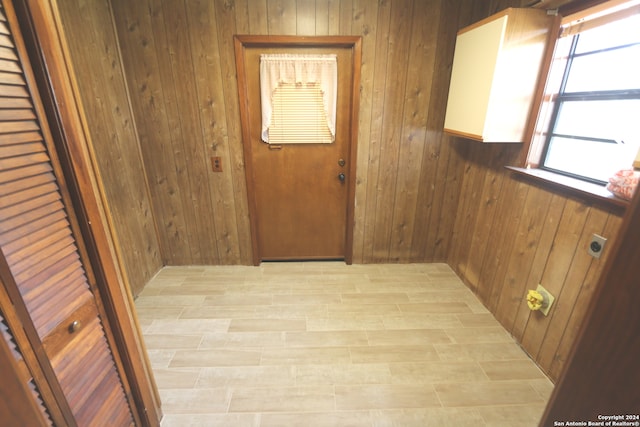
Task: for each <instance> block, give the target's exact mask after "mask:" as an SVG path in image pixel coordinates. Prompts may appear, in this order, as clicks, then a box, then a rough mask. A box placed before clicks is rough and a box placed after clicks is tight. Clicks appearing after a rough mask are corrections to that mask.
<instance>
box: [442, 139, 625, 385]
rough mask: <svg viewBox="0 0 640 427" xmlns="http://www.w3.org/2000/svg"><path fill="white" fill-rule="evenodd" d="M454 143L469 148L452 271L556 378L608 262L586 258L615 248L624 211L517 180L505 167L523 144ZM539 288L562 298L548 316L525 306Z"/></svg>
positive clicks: (605, 253)
mask: <svg viewBox="0 0 640 427" xmlns="http://www.w3.org/2000/svg"><path fill="white" fill-rule="evenodd" d="M454 145H456V146H460V145H464V146H465V148H466V149H465V150H464V155H463V158H464V161H465V168H464V177H463V178H462V187H461V192H460V194H461V196H460V201H459V205H458V210H457V214H456V224H455V227H454V233H453V236H452V243H451V251H450V254H449V259H448V262H449V265H450V266H451V267H452V268H453V269H454V270H455V271H456V272H457V273H458V275H459V276H460V277H462V278H463V280H464V281H465V283H466V284H467V285H468V286H469V287H470V288H471V289H472V290H473V291H474V292H475V293H476V295H477V296H478V297H479V298H480V300H481V301H482V302H483V303H484V304H485V306H486V307H487V308H488V309H489V310H490V311H491V312H492V313H493V314H494V316H495V317H496V319H497V320H498V321H500V323H502V325H503V326H504V327H505V328H506V329H507V331H509V332H510V333H511V334H512V335H513V337H514V338H515V339H516V340H517V341H518V342H520V343H521V345H522V346H523V348H524V349H525V350H526V351H527V352H528V353H529V355H530V356H531V357H532V358H533V359H534V360H535V361H536V362H537V363H538V365H539V366H540V367H541V368H542V369H543V370H544V371H545V372H546V373H547V374H548V375H549V376H550V377H551V378H552V379H553V380H556V379H557V378H558V376H559V374H560V372H561V369H562V367H563V366H564V362H565V361H566V359H567V356H568V355H569V350H570V349H571V346H572V344H573V342H574V340H575V337H576V335H577V332H578V328H579V327H580V325H581V324H582V321H583V319H584V316H585V314H586V311H585V310H586V308H587V306H588V305H589V302H590V300H591V297H592V293H593V290H594V285H595V283H596V281H597V280H598V278H599V277H600V273H601V270H602V267H603V265H604V261H605V259H606V257H607V250H606V248H605V251H604V252H603V255H602V257H601V258H599V259H596V258H593V257H591V256H590V255H589V254H588V253H587V248H588V245H589V243H590V238H591V236H592V234H594V233H595V234H599V235H601V236H604V237H606V238H608V239H609V241H608V243H607V245H611V243H612V241H613V240H614V239H615V238H616V235H617V232H618V228H619V227H620V225H621V222H622V213H623V212H622V211H621V210H620V209H619V208H607V207H603V206H600V205H593V204H590V203H588V202H586V201H584V200H581V199H578V198H575V197H572V196H569V195H563V194H560V193H557V192H551V191H548V190H545V189H543V188H540V187H538V186H535V185H531V184H529V183H527V182H523V181H521V180H519V179H516V178H514V177H513V176H511V174H510V173H509V172H507V171H505V170H504V168H503V166H504V164H505V162H506V164H509V163H510V162H511V163H515V161H516V159H517V156H518V154H519V150H520V147H518V146H504V145H487V144H472V145H469V141H465V140H457V141H455V142H454ZM460 151H461V152H462V150H460ZM538 284H541V285H542V286H544V287H545V289H547V290H548V291H549V292H551V294H553V295H554V296H555V297H556V300H555V302H554V305H553V306H552V308H551V311H550V312H549V315H548V316H547V317H545V316H544V315H542V313H540V312H531V311H530V310H529V309H528V307H527V304H526V301H525V296H526V293H527V291H528V290H529V289H536V287H537V285H538Z"/></svg>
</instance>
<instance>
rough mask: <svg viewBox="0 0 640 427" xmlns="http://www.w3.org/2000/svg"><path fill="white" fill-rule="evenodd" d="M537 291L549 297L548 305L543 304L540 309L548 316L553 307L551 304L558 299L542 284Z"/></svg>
mask: <svg viewBox="0 0 640 427" xmlns="http://www.w3.org/2000/svg"><path fill="white" fill-rule="evenodd" d="M536 291H538V292H540V293H541V294H542V295H546V296H547V297H548V298H549V301H548V302H547V305H546V306H545V305H543V306H542V308H541V309H540V312H541V313H542V314H544V315H545V316H546V315H548V314H549V310H550V309H551V306H552V305H553V302H554V301H555V300H556V298H555V297H554V296H553V295H551V292H549V291H548V290H546V289H545V288H543V287H542V285H538V287H537V288H536Z"/></svg>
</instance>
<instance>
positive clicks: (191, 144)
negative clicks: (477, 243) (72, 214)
mask: <svg viewBox="0 0 640 427" xmlns="http://www.w3.org/2000/svg"><path fill="white" fill-rule="evenodd" d="M472 3H473V2H469V5H467V4H466V3H465V2H443V1H440V0H433V1H428V2H422V1H420V2H418V1H414V0H403V1H398V2H387V1H384V2H378V1H373V0H349V1H336V0H317V1H306V0H305V1H301V0H257V1H251V2H249V1H247V0H241V1H237V2H228V1H224V0H216V1H213V2H207V1H176V2H160V1H158V0H144V1H140V2H135V3H132V2H126V1H124V0H111V5H112V8H113V11H114V16H115V23H116V27H117V29H118V36H119V39H120V45H121V49H122V53H123V57H124V58H125V60H124V63H125V68H126V74H127V76H128V78H129V83H130V84H129V85H130V87H131V93H132V95H131V98H132V105H133V109H134V111H135V113H136V120H137V121H138V127H139V133H140V143H141V146H142V152H143V154H144V159H145V165H146V168H147V172H148V176H149V182H150V187H151V194H152V199H153V206H154V210H155V211H156V218H157V223H158V229H159V230H160V234H161V237H160V239H161V242H162V247H163V249H164V250H163V258H164V260H165V263H167V264H195V263H207V264H232V263H250V262H251V259H252V258H251V245H250V234H249V233H250V230H249V221H248V209H247V200H246V189H245V185H246V183H245V177H244V164H243V155H242V141H241V139H240V135H241V134H240V127H239V113H238V104H237V102H238V99H237V87H236V84H237V83H236V77H235V68H234V52H233V46H232V37H233V35H234V34H237V33H251V34H265V33H268V34H273V35H275V34H298V35H324V34H336V35H337V34H340V35H348V34H357V35H361V36H362V37H363V58H362V81H361V90H360V95H361V104H360V113H359V117H360V123H359V141H358V157H357V190H356V212H355V227H354V254H353V255H354V256H353V259H354V261H355V262H409V261H430V260H434V259H437V260H439V261H443V260H445V259H446V250H447V249H446V248H447V247H448V244H449V243H448V242H449V240H450V235H451V232H452V230H453V227H454V216H453V215H451V212H452V210H454V209H455V207H456V203H457V199H458V188H459V186H460V183H461V180H460V176H459V174H458V171H459V170H460V168H461V167H462V166H463V165H464V163H463V162H461V161H460V158H459V156H458V153H457V152H456V150H454V151H451V149H450V140H449V139H448V138H447V137H443V136H442V133H441V131H440V129H441V126H442V120H443V114H444V113H443V111H444V108H443V105H444V104H445V103H446V93H447V84H448V75H449V73H450V61H451V57H452V54H453V52H452V49H453V42H454V41H455V31H456V30H457V27H458V26H461V25H464V24H465V23H467V22H466V21H468V20H469V19H470V18H471V17H472V16H474V15H479V14H480V12H477V11H475V10H474V9H473V8H471V4H472ZM462 12H464V13H462ZM481 13H486V11H484V9H483V11H482V12H481ZM460 16H461V17H462V18H460V19H459V17H460ZM452 19H454V20H455V21H456V22H458V25H454V26H451V25H450V22H451V20H452ZM434 95H435V96H434ZM464 150H465V149H464V148H463V149H462V151H464ZM211 155H217V156H220V157H221V158H222V162H223V170H224V172H223V173H212V172H210V167H209V164H208V158H209V157H210V156H211ZM425 161H426V163H425ZM423 163H424V165H425V166H423ZM425 167H426V168H428V170H425ZM444 187H446V189H444ZM432 195H435V196H436V197H434V198H432ZM425 206H426V208H425ZM432 213H433V215H432Z"/></svg>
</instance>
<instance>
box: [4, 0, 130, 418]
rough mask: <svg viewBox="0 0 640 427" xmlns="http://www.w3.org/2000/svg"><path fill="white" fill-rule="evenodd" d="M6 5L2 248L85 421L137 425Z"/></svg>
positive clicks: (9, 281)
mask: <svg viewBox="0 0 640 427" xmlns="http://www.w3.org/2000/svg"><path fill="white" fill-rule="evenodd" d="M2 4H3V6H2V7H1V8H0V249H1V255H0V256H2V257H4V258H5V259H6V264H7V265H8V266H9V270H10V273H11V277H8V278H7V277H3V278H2V279H3V281H4V282H5V285H6V286H8V287H10V286H16V287H17V289H18V290H19V293H20V295H21V296H22V300H23V301H22V302H23V303H24V304H25V305H26V308H27V310H28V312H29V314H30V316H31V321H32V322H33V325H34V326H35V330H36V331H37V335H38V336H39V338H40V340H41V343H42V345H43V347H44V350H45V353H46V356H47V358H48V360H49V363H50V364H51V367H52V368H53V371H54V372H55V376H56V378H57V381H58V382H59V384H60V388H61V389H62V391H63V394H64V399H66V401H67V402H68V405H69V408H70V410H71V412H72V414H73V418H74V419H75V422H77V424H78V425H81V426H88V425H100V426H104V425H109V426H124V425H131V424H133V418H132V414H131V410H130V408H129V405H128V401H127V398H126V395H125V392H124V389H123V386H122V384H121V380H120V377H119V375H118V372H117V370H116V366H115V363H114V358H113V355H112V353H111V351H110V348H109V346H108V342H107V340H106V337H105V331H104V329H103V324H102V323H101V319H100V317H99V315H98V309H97V305H96V301H95V298H94V295H93V293H92V291H91V289H90V287H89V283H88V279H87V274H86V272H85V270H84V268H83V265H82V263H81V260H80V256H79V252H78V248H77V246H76V243H75V240H74V236H73V235H72V231H71V227H70V224H69V220H68V219H67V213H66V211H65V206H64V204H63V201H62V200H63V199H62V197H61V193H60V191H59V188H58V184H57V180H56V176H55V175H54V172H53V168H52V163H51V162H52V160H51V156H50V154H49V153H48V152H47V149H46V144H45V143H44V141H43V133H42V132H41V129H40V122H39V121H38V119H37V118H36V113H35V110H34V107H33V102H34V101H33V99H32V98H31V96H30V93H29V88H28V86H27V85H26V84H25V76H24V73H23V70H22V65H21V63H20V60H19V58H18V55H17V50H16V44H15V39H14V36H12V34H11V31H10V28H9V25H8V23H7V19H6V16H7V13H8V12H10V11H11V10H12V8H10V7H9V6H10V5H9V4H8V3H7V0H2Z"/></svg>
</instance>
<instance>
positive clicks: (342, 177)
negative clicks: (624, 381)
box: [338, 172, 347, 182]
mask: <svg viewBox="0 0 640 427" xmlns="http://www.w3.org/2000/svg"><path fill="white" fill-rule="evenodd" d="M346 178H347V176H346V175H345V174H343V173H342V172H340V173H339V174H338V179H339V180H340V182H344V180H345V179H346Z"/></svg>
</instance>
